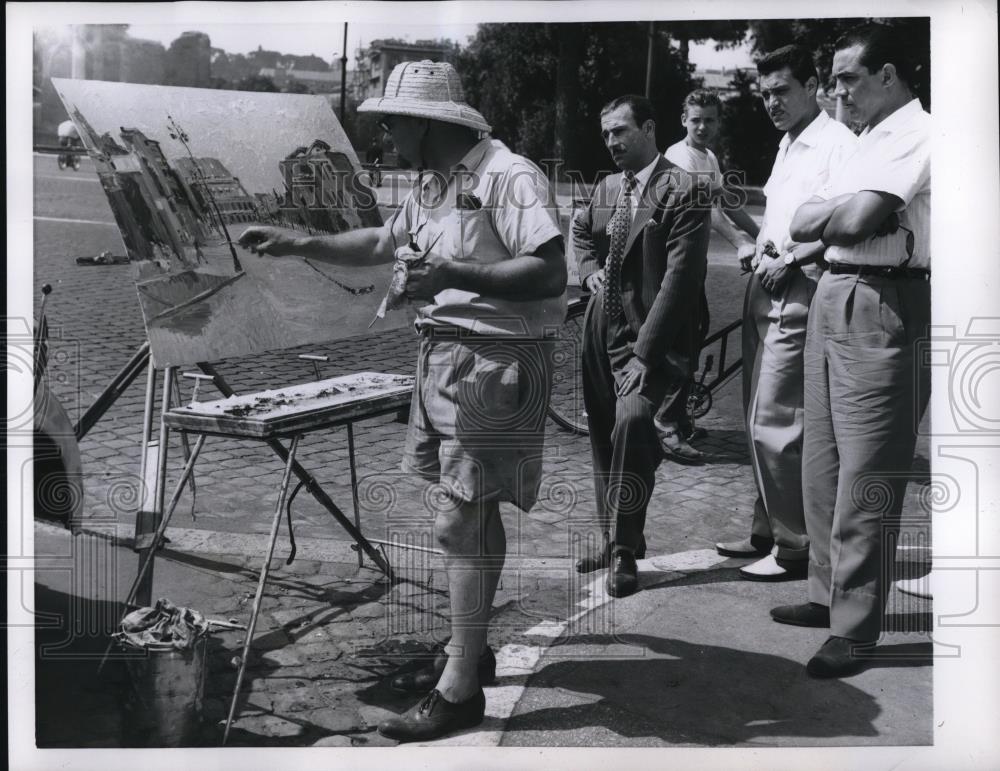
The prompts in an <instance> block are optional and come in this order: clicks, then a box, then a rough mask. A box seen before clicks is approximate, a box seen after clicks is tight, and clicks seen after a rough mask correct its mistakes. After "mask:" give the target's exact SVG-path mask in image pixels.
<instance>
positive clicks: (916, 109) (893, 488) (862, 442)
mask: <svg viewBox="0 0 1000 771" xmlns="http://www.w3.org/2000/svg"><path fill="white" fill-rule="evenodd" d="M834 50H835V53H834V57H833V76H834V78H835V80H836V82H837V90H836V96H837V97H838V98H839V99H841V100H843V104H844V106H845V107H846V108H847V109H848V111H849V113H850V114H851V117H852V118H853V119H854V120H856V121H858V122H859V123H862V124H864V125H865V130H864V131H863V132H862V133H861V136H860V137H859V140H858V150H857V152H856V153H855V154H854V155H853V156H851V158H850V159H848V161H847V162H846V163H845V164H844V166H843V167H842V169H841V170H840V172H839V173H838V174H837V175H836V176H835V177H834V178H832V179H831V181H830V183H829V184H828V185H827V186H826V188H825V189H824V190H823V191H821V193H820V195H818V196H817V197H815V198H813V199H811V200H810V201H809V202H808V203H806V204H804V205H803V206H801V207H800V208H799V209H798V211H796V213H795V216H794V218H793V220H792V227H791V234H792V237H793V238H796V239H798V240H800V241H808V240H813V239H816V238H819V239H821V240H822V241H823V242H824V243H825V244H827V247H828V248H827V250H826V254H825V259H826V261H827V262H828V263H829V266H830V267H829V270H828V271H827V272H826V273H824V275H823V277H822V278H821V279H820V281H819V284H818V285H817V288H816V296H815V298H814V300H813V309H812V312H811V313H810V316H809V329H808V333H807V336H806V352H805V384H806V390H805V395H806V398H805V440H804V444H803V499H804V504H805V515H806V530H807V532H808V533H809V542H810V552H809V584H808V589H809V595H808V599H809V602H808V603H805V604H802V605H788V606H782V607H779V608H775V609H774V610H772V611H771V615H772V617H773V618H774V619H775V620H776V621H779V622H782V623H786V624H795V625H799V626H815V627H825V626H829V627H830V632H831V637H829V638H828V639H827V641H826V642H825V643H824V644H823V646H822V647H821V648H820V650H819V651H818V652H817V653H816V655H815V656H813V657H812V659H810V660H809V663H808V664H807V667H806V669H807V671H808V673H809V674H810V675H812V676H814V677H843V676H845V675H849V674H852V673H854V672H856V671H857V670H858V669H860V668H861V666H862V664H863V657H864V655H865V653H864V648H868V649H870V648H871V646H872V645H874V643H875V641H876V640H877V639H878V637H879V636H880V634H881V632H882V613H883V610H884V607H885V598H886V593H887V591H888V587H889V584H890V581H889V575H888V573H889V571H891V570H892V566H893V563H894V560H895V542H896V538H895V531H896V530H898V527H899V516H900V512H901V510H902V505H903V497H904V494H905V491H906V482H907V478H908V475H909V470H910V466H911V463H912V461H913V450H914V447H915V444H916V435H917V429H918V424H919V423H920V420H921V418H922V416H923V413H924V410H925V409H926V407H927V397H928V395H929V392H930V387H929V386H930V377H929V369H928V363H927V362H926V361H925V359H924V357H923V356H921V351H920V348H919V343H920V341H921V340H924V339H927V337H928V335H929V329H930V115H928V114H927V113H926V112H925V111H924V110H923V109H922V108H921V106H920V102H919V100H917V99H915V98H914V96H913V92H912V90H911V83H912V82H913V78H914V77H915V73H916V68H915V66H914V63H913V58H912V57H913V53H912V50H911V49H910V43H909V41H907V40H903V39H901V38H899V36H898V33H896V32H893V31H892V30H890V29H889V28H887V27H884V26H882V25H878V24H867V25H864V26H862V27H858V28H855V29H854V30H852V31H850V32H848V33H847V34H846V35H844V36H843V37H842V38H841V39H840V40H838V41H837V43H836V45H835V49H834Z"/></svg>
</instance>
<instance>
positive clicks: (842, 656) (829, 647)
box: [806, 637, 875, 677]
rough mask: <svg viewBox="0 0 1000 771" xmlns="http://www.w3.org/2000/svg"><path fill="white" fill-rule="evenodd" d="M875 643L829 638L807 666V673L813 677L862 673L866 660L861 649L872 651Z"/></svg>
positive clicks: (845, 638) (845, 675)
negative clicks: (861, 655)
mask: <svg viewBox="0 0 1000 771" xmlns="http://www.w3.org/2000/svg"><path fill="white" fill-rule="evenodd" d="M874 645H875V643H874V642H867V641H862V640H851V639H849V638H847V637H828V638H827V640H826V642H825V643H823V645H822V647H821V648H820V649H819V650H818V651H817V652H816V655H815V656H813V657H812V658H811V659H809V663H808V664H806V672H808V673H809V674H810V675H812V676H813V677H847V676H848V675H853V674H855V673H856V672H860V671H861V669H862V668H863V667H864V660H863V659H862V658H861V657H860V654H861V649H862V648H867V649H869V650H870V649H871V648H872V647H873V646H874Z"/></svg>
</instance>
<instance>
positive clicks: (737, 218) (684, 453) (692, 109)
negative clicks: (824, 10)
mask: <svg viewBox="0 0 1000 771" xmlns="http://www.w3.org/2000/svg"><path fill="white" fill-rule="evenodd" d="M681 125H682V126H684V128H685V130H686V131H687V135H686V136H685V137H684V139H682V140H681V141H679V142H676V143H675V144H673V145H671V146H670V147H668V148H667V151H666V152H665V153H664V154H663V155H664V157H665V158H666V159H667V160H668V161H670V162H671V163H673V164H674V165H676V166H679V167H680V168H682V169H683V170H684V171H686V172H688V173H689V174H693V175H695V176H698V177H702V178H704V179H706V180H708V181H709V183H710V185H711V188H712V189H713V190H714V191H715V196H716V201H717V205H716V206H713V207H712V215H711V216H712V229H713V230H715V232H717V233H719V234H720V235H721V236H722V237H723V238H725V239H726V240H727V241H729V243H731V244H732V245H733V246H734V247H736V249H737V257H738V258H739V259H740V260H741V261H742V260H749V259H750V258H751V257H752V256H753V254H754V252H755V246H754V239H755V238H756V237H757V233H758V227H757V223H756V222H754V220H753V218H752V217H750V215H749V214H747V213H746V212H745V211H743V208H742V206H739V205H737V206H730V205H729V203H730V200H731V199H732V198H733V197H732V196H729V195H724V184H723V178H722V171H721V170H720V168H719V160H718V158H716V157H715V153H714V152H712V145H714V144H715V142H716V140H717V139H718V137H719V132H720V130H721V128H722V102H721V101H720V100H719V97H718V96H717V95H716V94H714V93H712V92H711V91H706V90H704V89H698V90H696V91H692V92H691V93H690V94H688V95H687V96H686V97H685V98H684V107H683V110H682V112H681ZM723 212H724V213H723ZM730 218H731V219H732V222H731V221H730ZM734 222H735V223H736V225H737V226H739V227H736V226H734V225H733V223H734ZM699 313H700V314H701V323H700V324H699V325H698V327H696V328H695V331H696V334H695V336H694V337H693V338H692V339H691V340H690V341H689V342H690V349H691V350H690V354H689V355H688V356H686V357H683V360H671V361H670V362H669V364H670V366H671V369H672V370H674V371H676V373H677V376H676V378H675V382H673V383H672V385H671V387H670V390H669V391H668V392H667V395H666V397H665V398H664V400H663V404H662V405H661V407H660V409H659V411H658V412H657V414H656V429H657V431H658V433H659V435H660V443H661V445H662V447H663V451H664V453H665V454H666V456H667V457H668V458H671V459H672V460H675V461H677V462H679V463H685V464H697V463H700V462H701V461H702V460H703V459H704V454H703V453H701V452H700V451H699V450H697V449H695V448H694V447H692V446H691V445H690V444H689V442H688V440H689V439H690V437H691V433H692V431H693V426H692V425H691V422H690V419H689V418H688V416H687V400H688V393H689V390H690V389H689V385H690V381H691V378H692V377H693V376H694V373H695V371H696V370H697V368H698V357H699V354H700V352H701V341H702V340H703V339H704V337H705V334H706V333H707V332H708V329H707V326H708V301H707V300H706V299H705V293H704V288H702V294H701V304H700V309H699Z"/></svg>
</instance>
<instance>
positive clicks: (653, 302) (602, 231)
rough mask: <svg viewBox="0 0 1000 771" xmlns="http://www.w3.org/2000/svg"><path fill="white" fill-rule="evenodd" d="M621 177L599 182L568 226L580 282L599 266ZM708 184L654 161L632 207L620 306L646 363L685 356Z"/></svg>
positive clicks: (703, 251)
mask: <svg viewBox="0 0 1000 771" xmlns="http://www.w3.org/2000/svg"><path fill="white" fill-rule="evenodd" d="M621 186H622V175H621V174H612V175H609V176H607V177H605V178H604V179H603V180H601V182H599V183H598V185H597V187H596V188H595V189H594V195H593V197H592V198H591V201H590V203H589V204H588V205H587V207H586V208H583V209H580V210H579V211H578V213H577V216H576V218H575V219H574V221H573V226H572V234H573V248H574V250H575V252H576V255H577V261H578V265H579V270H580V281H581V283H584V282H586V280H587V277H588V276H590V275H591V274H592V273H594V272H595V271H597V270H598V269H599V268H602V267H604V262H605V260H606V259H607V256H608V248H609V247H610V239H609V238H608V234H607V226H608V220H610V219H611V215H612V214H613V213H614V209H615V204H616V203H617V202H618V195H619V193H620V192H621ZM710 192H711V191H710V190H709V188H708V184H707V182H705V181H702V180H701V179H700V178H695V177H693V176H692V175H690V174H688V173H687V172H685V171H683V170H682V169H680V168H678V167H677V166H675V165H674V164H672V163H670V161H668V160H667V159H666V158H664V157H662V156H661V157H660V159H659V161H658V162H657V164H656V167H655V168H654V170H653V174H652V176H651V177H650V179H649V183H648V184H647V185H646V189H645V191H644V192H643V195H642V198H641V200H640V201H639V203H638V207H637V209H636V212H635V216H634V218H633V220H632V228H631V230H630V231H629V234H628V239H627V241H626V242H625V254H624V257H623V260H622V273H621V282H622V306H623V309H624V313H625V319H626V320H627V321H628V324H629V327H631V329H632V331H633V332H634V333H635V335H636V341H635V344H634V346H633V351H634V352H635V354H636V355H637V356H638V357H639V358H641V359H642V360H643V361H645V362H646V363H647V364H649V365H650V366H654V367H655V366H658V365H659V364H660V363H661V362H663V360H664V357H665V356H666V354H667V352H668V351H673V350H678V351H681V352H683V353H684V354H685V355H686V354H687V353H688V351H687V348H688V346H689V342H687V341H689V340H690V338H691V329H692V326H691V325H695V326H697V324H698V319H699V299H700V297H701V295H702V292H703V288H704V284H705V274H706V272H707V269H708V237H709V231H710V227H711V223H710V212H711V196H710Z"/></svg>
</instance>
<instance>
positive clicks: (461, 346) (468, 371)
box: [403, 328, 552, 511]
mask: <svg viewBox="0 0 1000 771" xmlns="http://www.w3.org/2000/svg"><path fill="white" fill-rule="evenodd" d="M551 361H552V344H551V343H550V342H548V341H542V340H532V339H523V338H513V337H511V338H505V337H499V336H489V337H486V336H475V335H467V334H464V333H462V332H460V331H459V330H456V329H453V328H445V329H444V330H443V331H442V329H441V328H434V329H432V330H425V331H424V332H423V333H421V339H420V353H419V358H418V360H417V382H416V386H415V387H414V394H413V402H412V405H411V407H410V425H409V428H408V430H407V434H406V447H405V449H404V452H403V470H404V471H408V472H411V473H416V474H419V475H420V476H422V477H423V478H425V479H428V480H430V481H433V482H439V483H441V484H442V485H443V488H444V490H443V492H445V493H446V494H447V495H448V496H449V497H451V498H452V499H454V500H457V501H460V502H463V503H475V502H485V501H508V502H510V503H513V504H515V505H516V506H518V508H520V509H522V510H523V511H530V509H531V507H532V506H533V505H534V503H535V500H536V498H537V497H538V488H539V485H540V484H541V477H542V450H543V445H544V440H545V416H546V410H547V408H548V404H549V390H550V388H551V385H552V366H551Z"/></svg>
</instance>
